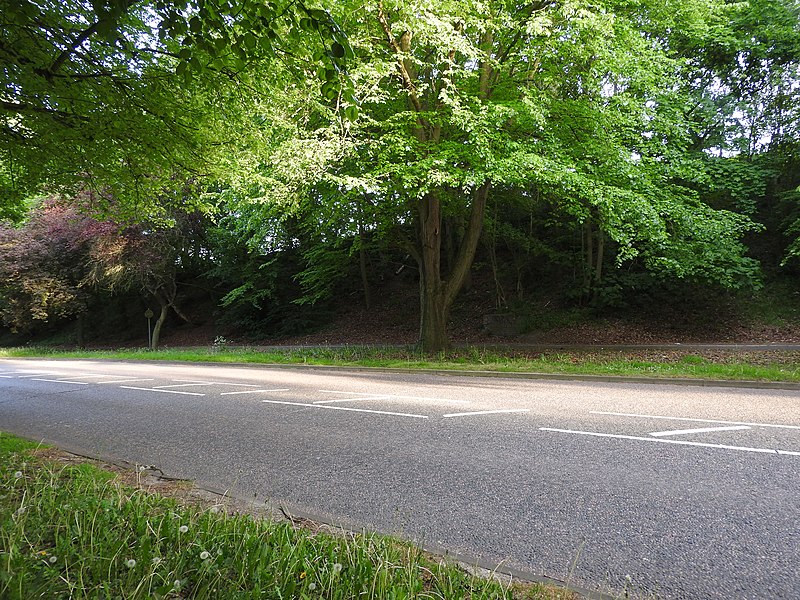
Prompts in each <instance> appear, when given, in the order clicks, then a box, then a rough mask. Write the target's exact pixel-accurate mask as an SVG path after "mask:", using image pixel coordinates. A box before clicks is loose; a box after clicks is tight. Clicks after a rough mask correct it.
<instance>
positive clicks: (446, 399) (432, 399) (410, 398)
mask: <svg viewBox="0 0 800 600" xmlns="http://www.w3.org/2000/svg"><path fill="white" fill-rule="evenodd" d="M317 391H318V392H321V393H323V394H346V395H348V396H376V395H377V394H370V393H367V392H337V391H334V390H317ZM386 397H387V398H397V399H398V400H430V401H432V402H452V403H453V404H469V403H470V401H469V400H451V399H450V398H430V397H428V396H399V395H396V394H386Z"/></svg>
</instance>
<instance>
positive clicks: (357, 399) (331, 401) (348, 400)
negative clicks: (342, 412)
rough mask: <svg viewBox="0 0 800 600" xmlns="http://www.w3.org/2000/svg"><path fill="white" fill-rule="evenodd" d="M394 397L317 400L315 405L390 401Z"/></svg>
mask: <svg viewBox="0 0 800 600" xmlns="http://www.w3.org/2000/svg"><path fill="white" fill-rule="evenodd" d="M390 398H392V396H359V397H358V398H336V399H334V400H317V401H316V402H314V404H334V403H338V402H363V401H365V400H389V399H390Z"/></svg>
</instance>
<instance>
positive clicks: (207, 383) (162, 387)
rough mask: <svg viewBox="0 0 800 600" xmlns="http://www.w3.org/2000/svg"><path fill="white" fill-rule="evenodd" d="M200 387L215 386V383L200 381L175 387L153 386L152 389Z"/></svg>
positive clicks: (177, 384) (175, 385)
mask: <svg viewBox="0 0 800 600" xmlns="http://www.w3.org/2000/svg"><path fill="white" fill-rule="evenodd" d="M198 385H214V383H213V382H207V381H199V382H197V383H176V384H174V385H156V386H153V388H152V389H154V390H160V389H164V388H176V387H193V386H198Z"/></svg>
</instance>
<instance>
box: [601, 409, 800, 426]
mask: <svg viewBox="0 0 800 600" xmlns="http://www.w3.org/2000/svg"><path fill="white" fill-rule="evenodd" d="M589 414H592V415H610V416H612V417H639V418H642V419H664V420H668V421H688V422H691V423H722V424H724V425H748V426H750V427H776V428H779V429H800V425H776V424H774V423H749V422H747V421H721V420H717V419H693V418H690V417H667V416H661V415H640V414H637V413H618V412H605V411H601V410H592V411H589Z"/></svg>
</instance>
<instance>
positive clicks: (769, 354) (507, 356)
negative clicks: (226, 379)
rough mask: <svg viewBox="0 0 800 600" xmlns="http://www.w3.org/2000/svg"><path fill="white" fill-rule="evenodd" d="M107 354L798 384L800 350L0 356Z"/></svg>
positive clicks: (26, 351) (3, 353) (4, 352)
mask: <svg viewBox="0 0 800 600" xmlns="http://www.w3.org/2000/svg"><path fill="white" fill-rule="evenodd" d="M4 357H5V358H14V357H49V358H110V359H129V360H163V361H167V360H169V361H187V362H218V363H256V364H297V365H320V366H356V367H377V368H393V369H409V370H414V369H417V370H418V369H435V370H449V371H495V372H500V373H525V372H528V373H530V372H533V373H545V374H551V373H555V374H578V375H616V376H635V377H678V378H689V379H726V380H740V381H743V380H747V381H781V382H800V352H792V351H774V350H764V351H748V352H740V351H732V350H707V351H702V352H697V351H681V350H668V351H656V350H641V351H614V350H608V351H577V350H576V351H563V350H562V351H557V352H556V351H549V352H526V351H519V350H506V351H503V350H497V349H486V348H477V347H474V348H466V349H461V350H454V351H451V352H446V353H440V354H438V355H435V356H430V355H426V354H422V353H419V352H415V351H413V350H409V349H404V348H379V347H367V346H348V347H317V348H299V349H283V350H281V349H259V348H219V347H211V348H176V349H164V350H158V351H155V352H152V351H149V350H146V349H120V350H90V351H78V350H56V349H52V348H46V347H33V348H5V349H0V358H4Z"/></svg>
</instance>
